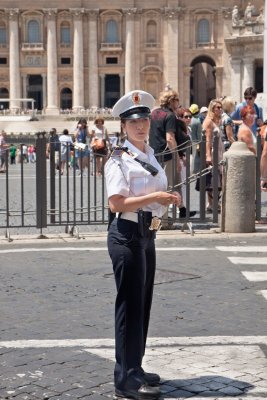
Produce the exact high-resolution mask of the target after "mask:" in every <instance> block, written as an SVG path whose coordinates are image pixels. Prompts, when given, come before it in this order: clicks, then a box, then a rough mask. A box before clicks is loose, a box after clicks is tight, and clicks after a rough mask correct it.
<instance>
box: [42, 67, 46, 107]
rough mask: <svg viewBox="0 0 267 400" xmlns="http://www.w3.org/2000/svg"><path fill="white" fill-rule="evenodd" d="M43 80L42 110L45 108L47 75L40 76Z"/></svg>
mask: <svg viewBox="0 0 267 400" xmlns="http://www.w3.org/2000/svg"><path fill="white" fill-rule="evenodd" d="M42 78H43V109H44V110H45V109H46V107H47V90H46V88H47V75H46V74H42Z"/></svg>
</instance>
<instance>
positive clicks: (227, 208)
mask: <svg viewBox="0 0 267 400" xmlns="http://www.w3.org/2000/svg"><path fill="white" fill-rule="evenodd" d="M224 161H225V169H224V171H225V175H224V189H223V199H222V220H221V230H222V232H231V233H249V232H254V231H255V175H256V157H255V155H254V154H253V153H252V152H251V151H250V150H249V149H248V148H247V145H246V144H245V143H243V142H234V143H233V144H232V146H231V147H230V149H229V150H228V151H227V152H226V153H224Z"/></svg>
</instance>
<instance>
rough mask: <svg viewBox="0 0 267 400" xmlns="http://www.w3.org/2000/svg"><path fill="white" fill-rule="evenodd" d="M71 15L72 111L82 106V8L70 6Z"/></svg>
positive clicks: (76, 110) (78, 109) (77, 110)
mask: <svg viewBox="0 0 267 400" xmlns="http://www.w3.org/2000/svg"><path fill="white" fill-rule="evenodd" d="M70 12H71V13H72V15H73V31H74V38H73V105H72V109H73V111H74V112H79V111H80V110H81V109H83V108H84V59H83V21H82V18H83V14H84V9H83V8H71V9H70Z"/></svg>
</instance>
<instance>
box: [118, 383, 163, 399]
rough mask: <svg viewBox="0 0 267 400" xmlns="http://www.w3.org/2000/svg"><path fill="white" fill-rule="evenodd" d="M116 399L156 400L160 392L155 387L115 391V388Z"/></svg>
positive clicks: (145, 386) (147, 386)
mask: <svg viewBox="0 0 267 400" xmlns="http://www.w3.org/2000/svg"><path fill="white" fill-rule="evenodd" d="M115 394H116V396H117V397H128V398H129V399H137V400H156V399H158V398H159V396H160V390H159V387H157V386H149V385H146V384H144V385H142V386H140V387H139V389H130V388H129V389H117V388H115Z"/></svg>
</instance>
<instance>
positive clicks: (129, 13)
mask: <svg viewBox="0 0 267 400" xmlns="http://www.w3.org/2000/svg"><path fill="white" fill-rule="evenodd" d="M122 11H123V13H124V14H125V17H126V28H125V32H126V40H125V93H127V92H129V91H131V90H134V89H135V60H134V56H135V34H134V17H135V13H136V8H127V9H123V10H122Z"/></svg>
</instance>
